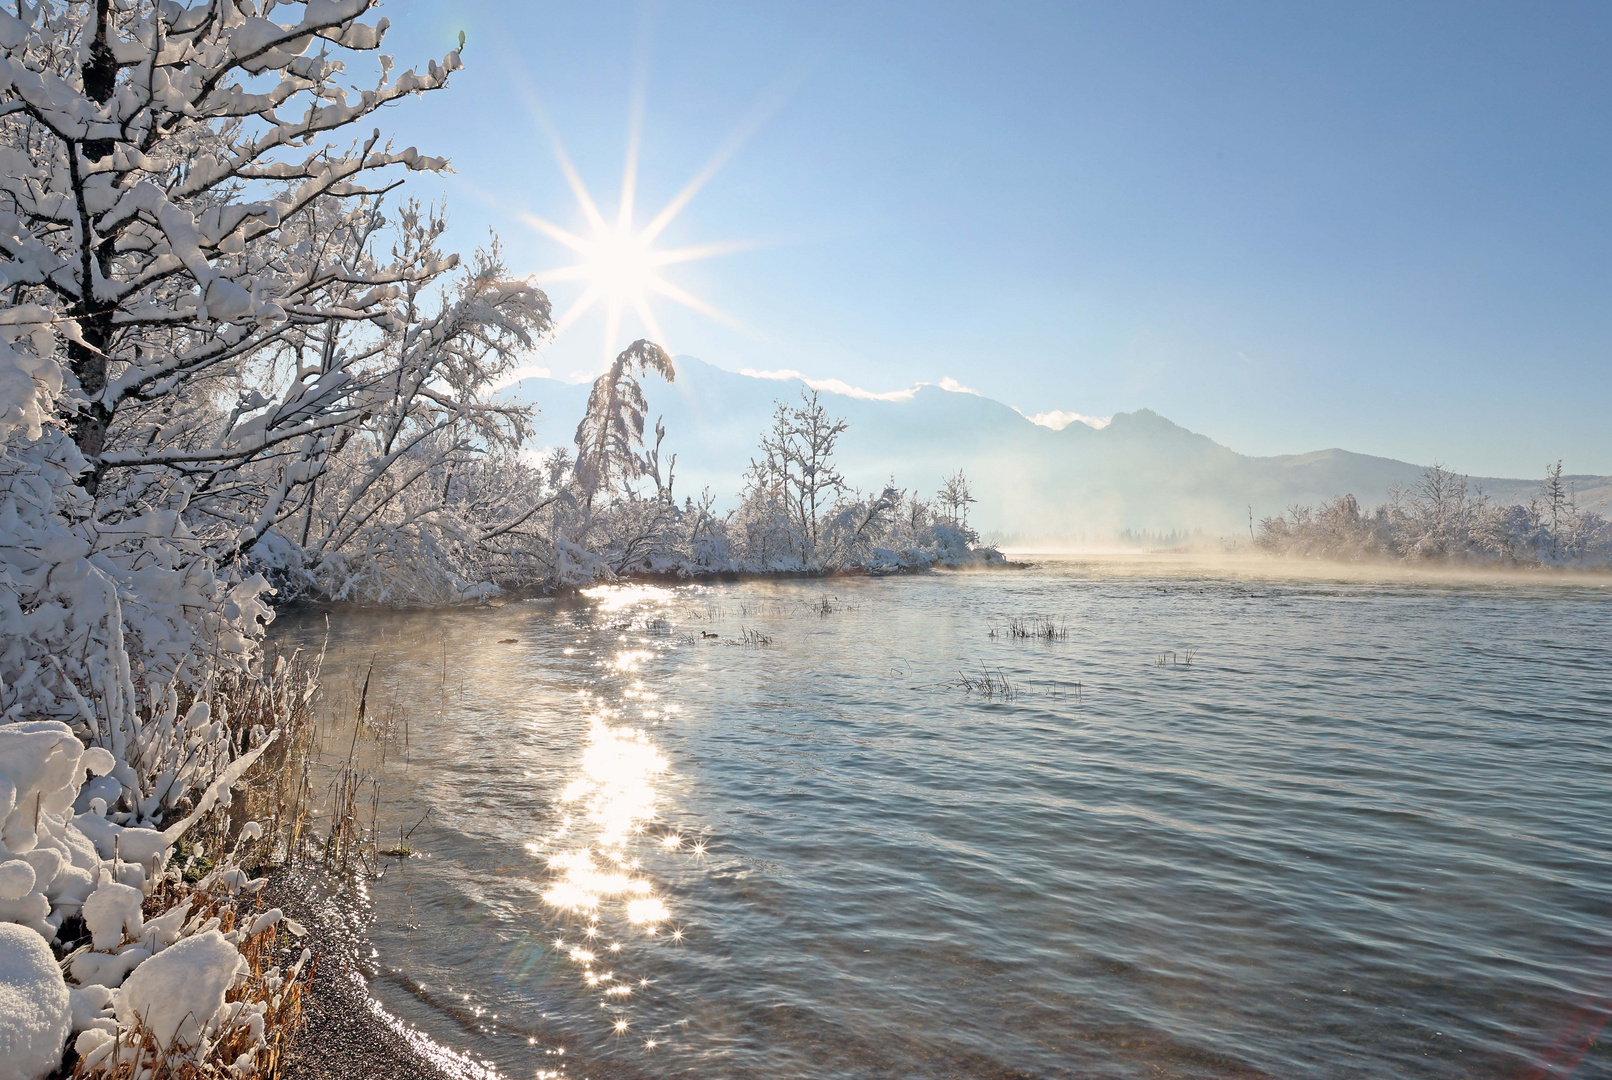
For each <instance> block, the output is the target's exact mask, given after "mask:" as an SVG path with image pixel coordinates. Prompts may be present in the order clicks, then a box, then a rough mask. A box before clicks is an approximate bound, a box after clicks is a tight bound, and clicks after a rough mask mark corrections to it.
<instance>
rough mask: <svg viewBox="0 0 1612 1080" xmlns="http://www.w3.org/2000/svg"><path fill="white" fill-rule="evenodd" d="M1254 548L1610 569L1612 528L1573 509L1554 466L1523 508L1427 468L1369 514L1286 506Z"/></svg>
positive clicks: (1338, 507)
mask: <svg viewBox="0 0 1612 1080" xmlns="http://www.w3.org/2000/svg"><path fill="white" fill-rule="evenodd" d="M1254 542H1255V543H1256V544H1258V545H1259V547H1261V548H1263V549H1264V550H1265V551H1267V552H1270V553H1271V554H1275V555H1295V556H1300V557H1304V558H1315V559H1331V560H1335V561H1339V562H1445V563H1461V564H1478V565H1488V566H1524V567H1537V566H1572V567H1602V566H1612V522H1608V521H1607V519H1606V518H1604V517H1602V516H1601V515H1600V514H1597V513H1594V512H1592V511H1588V510H1583V509H1580V508H1579V506H1578V505H1577V503H1576V502H1575V500H1574V496H1573V492H1572V490H1571V488H1570V487H1568V485H1567V484H1565V483H1564V482H1563V480H1562V465H1561V462H1559V461H1558V462H1557V463H1556V464H1555V465H1553V466H1551V467H1550V468H1549V469H1547V470H1546V473H1545V479H1544V480H1543V481H1542V482H1541V483H1540V486H1539V495H1538V496H1537V497H1535V498H1533V499H1530V500H1529V501H1528V502H1527V503H1525V504H1523V503H1514V504H1510V505H1505V504H1501V503H1496V502H1491V501H1490V500H1489V499H1488V497H1487V496H1485V495H1484V494H1483V492H1482V491H1481V490H1475V489H1474V488H1473V487H1472V485H1471V484H1470V483H1469V482H1468V480H1467V478H1466V477H1464V476H1460V475H1457V474H1456V473H1452V472H1450V471H1449V470H1448V469H1445V468H1443V467H1441V466H1438V465H1434V466H1433V467H1432V468H1429V469H1426V470H1424V471H1423V473H1422V475H1421V478H1420V479H1419V480H1417V482H1416V483H1415V484H1414V485H1413V486H1411V487H1410V488H1408V489H1407V488H1399V487H1396V488H1395V489H1393V490H1392V491H1390V492H1389V496H1388V501H1387V502H1384V503H1383V504H1381V505H1380V506H1376V507H1373V508H1371V509H1369V510H1367V509H1362V508H1361V506H1360V504H1359V502H1358V501H1357V500H1356V499H1355V497H1354V496H1353V495H1342V496H1339V497H1338V498H1335V499H1333V500H1332V501H1331V502H1328V503H1325V504H1323V505H1321V506H1294V507H1291V508H1289V509H1288V511H1287V513H1285V514H1282V515H1279V516H1277V517H1268V518H1266V519H1264V520H1263V521H1261V522H1260V523H1259V529H1258V532H1257V533H1256V534H1255V536H1254Z"/></svg>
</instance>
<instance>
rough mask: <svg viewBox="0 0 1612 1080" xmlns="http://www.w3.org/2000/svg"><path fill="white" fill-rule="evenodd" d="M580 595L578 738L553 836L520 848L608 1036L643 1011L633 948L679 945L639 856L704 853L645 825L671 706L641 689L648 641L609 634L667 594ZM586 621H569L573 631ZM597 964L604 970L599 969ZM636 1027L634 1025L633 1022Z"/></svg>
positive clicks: (645, 590)
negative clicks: (586, 668)
mask: <svg viewBox="0 0 1612 1080" xmlns="http://www.w3.org/2000/svg"><path fill="white" fill-rule="evenodd" d="M584 595H585V596H587V597H588V598H589V599H590V600H592V601H593V602H594V604H595V605H596V607H595V608H594V610H593V612H592V618H591V619H590V620H589V621H590V622H591V623H592V627H591V628H592V629H593V630H594V631H595V632H596V633H595V635H594V637H593V642H594V643H595V648H597V650H598V651H597V652H595V653H594V656H595V661H594V663H595V665H596V667H595V670H596V671H597V672H598V676H597V681H596V682H595V683H594V685H593V686H591V687H589V688H585V689H581V690H578V691H577V697H576V702H577V704H578V705H580V706H581V708H582V709H583V711H584V714H585V716H586V720H587V729H586V730H587V734H586V737H585V741H584V743H583V745H582V748H581V757H580V760H579V762H578V766H577V769H576V772H575V774H574V775H573V776H572V778H571V779H570V781H569V782H568V783H567V784H566V785H565V786H564V788H563V789H562V790H561V791H560V793H559V796H558V799H557V802H558V803H559V810H560V813H559V815H558V818H559V822H558V826H557V828H556V829H555V831H554V832H553V833H552V834H551V835H549V836H548V837H546V838H543V839H540V840H535V841H533V842H531V843H528V844H527V845H526V850H527V852H528V853H529V854H530V855H531V856H532V857H533V858H534V859H538V860H541V861H542V862H543V863H544V865H545V867H546V869H547V872H548V881H547V883H546V887H545V888H544V890H543V892H542V899H543V902H544V903H545V904H546V905H547V906H548V907H549V908H551V909H553V910H554V911H555V913H556V914H557V915H558V916H559V921H560V926H559V927H557V929H558V930H560V933H559V934H558V935H557V936H556V937H555V938H554V940H553V944H554V948H555V950H556V952H557V953H558V954H559V955H560V956H562V957H564V960H565V961H568V962H569V963H570V964H571V965H574V968H573V970H575V971H576V973H577V975H578V976H579V979H580V982H581V983H582V985H583V986H584V987H585V988H586V990H587V991H588V992H590V993H592V994H597V995H598V997H599V1005H600V1007H601V1008H604V1009H608V1010H610V1012H611V1014H612V1015H611V1018H610V1020H609V1021H608V1026H607V1028H606V1031H605V1033H604V1034H605V1035H606V1037H609V1036H619V1035H620V1034H621V1033H622V1032H624V1031H626V1030H627V1028H628V1024H629V1019H630V1017H629V1015H628V1014H627V1013H625V1012H624V1010H631V1009H641V1008H644V1007H646V1006H645V1004H643V1003H642V1000H641V999H642V995H640V994H637V993H635V992H634V988H633V987H634V985H635V984H636V986H638V987H639V988H643V987H648V986H649V985H650V980H649V979H648V978H645V977H641V976H640V973H638V972H633V971H631V970H630V969H631V968H632V967H633V966H635V964H636V963H637V962H638V958H637V957H635V956H634V955H633V950H634V948H635V947H636V948H640V949H642V948H653V947H662V946H663V945H664V946H670V945H675V944H679V943H680V942H681V941H682V939H683V933H682V928H681V927H678V928H676V929H671V928H670V927H668V932H667V933H665V934H662V933H661V924H663V923H670V922H671V920H672V918H673V912H672V910H671V908H670V907H669V906H668V904H667V901H666V899H665V898H664V897H663V896H661V895H658V893H659V892H660V891H661V890H660V889H658V888H657V885H656V883H655V881H654V880H653V873H652V870H649V869H646V868H645V866H644V859H645V858H650V859H651V862H652V863H654V862H655V860H660V862H659V863H658V864H657V865H660V866H664V865H665V862H664V860H665V859H666V858H668V857H679V856H684V855H698V854H700V853H703V851H704V845H703V844H696V845H692V846H690V845H686V844H685V842H684V839H683V837H682V835H680V834H678V833H677V832H674V831H670V830H667V829H665V828H655V827H653V826H654V823H655V822H656V821H657V820H658V818H659V816H660V815H659V811H658V808H657V798H658V793H657V786H658V785H659V784H660V782H661V781H662V780H663V778H664V777H665V776H666V774H667V770H668V767H669V766H668V762H667V760H666V757H665V756H664V755H663V754H662V753H661V751H660V749H659V747H657V746H656V745H655V742H654V741H653V739H652V737H651V729H652V728H653V726H654V725H655V724H658V723H661V722H663V721H664V719H666V718H669V717H672V716H675V715H677V713H678V712H679V708H678V706H677V705H676V704H675V703H667V702H664V701H663V700H662V696H663V695H662V694H661V693H659V692H657V691H655V690H651V689H649V688H647V687H646V685H645V681H644V680H645V678H646V677H648V678H650V679H651V681H653V676H652V675H649V676H646V675H645V674H644V672H645V669H646V667H648V668H649V670H650V671H651V672H652V671H653V670H654V669H653V666H652V665H653V662H654V661H655V660H656V659H657V658H658V657H659V655H660V653H659V652H658V651H657V646H658V644H659V643H657V642H656V641H653V640H651V639H635V640H633V641H631V642H629V641H628V640H627V637H626V635H625V634H621V633H619V632H620V631H621V630H623V629H625V628H627V627H628V626H630V625H635V624H639V623H647V622H649V621H650V620H652V619H657V618H659V614H658V613H659V612H661V611H662V610H663V609H664V608H666V607H667V606H668V605H669V602H670V601H671V599H672V598H673V596H674V594H673V593H672V592H671V591H670V590H668V589H662V588H658V587H655V586H639V585H628V586H620V585H610V586H601V587H599V588H595V589H588V590H586V591H585V593H584ZM586 625H587V623H584V622H579V629H581V628H582V627H584V626H586ZM585 641H586V639H582V640H579V642H578V645H579V646H581V647H580V648H579V649H578V650H577V651H579V652H583V653H587V652H589V651H590V650H589V649H588V648H587V647H586V644H585ZM659 647H662V648H664V647H667V646H664V645H662V646H659ZM625 709H630V710H632V711H634V712H635V713H638V714H641V716H642V719H641V720H640V721H638V723H641V724H643V725H645V726H637V725H636V724H635V723H632V722H629V721H628V720H627V718H626V717H625V716H624V715H623V710H625ZM640 845H641V846H640ZM641 856H642V857H641ZM568 939H569V940H568ZM606 957H607V958H608V962H609V963H610V964H611V965H612V967H611V968H610V969H609V970H605V969H604V968H603V959H604V958H606ZM617 969H622V973H621V974H619V975H618V972H617ZM642 1020H643V1018H642V1017H638V1018H637V1019H636V1020H633V1024H634V1025H635V1026H636V1025H637V1024H638V1023H639V1022H640V1021H642ZM650 1026H651V1027H653V1026H655V1025H650ZM649 1045H651V1046H653V1045H655V1042H654V1040H649Z"/></svg>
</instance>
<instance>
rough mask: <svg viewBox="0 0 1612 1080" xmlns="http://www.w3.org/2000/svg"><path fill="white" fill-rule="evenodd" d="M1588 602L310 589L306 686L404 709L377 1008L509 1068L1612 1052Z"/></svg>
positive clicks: (525, 1072) (1596, 669)
mask: <svg viewBox="0 0 1612 1080" xmlns="http://www.w3.org/2000/svg"><path fill="white" fill-rule="evenodd" d="M825 597H828V598H830V602H829V603H828V604H824V603H823V600H824V599H825ZM1609 600H1612V597H1608V596H1607V595H1605V594H1604V591H1603V590H1596V589H1588V588H1584V589H1575V588H1565V587H1564V588H1539V587H1512V586H1505V587H1498V586H1497V587H1480V586H1455V585H1450V584H1441V583H1432V584H1424V585H1407V584H1404V583H1380V582H1370V581H1359V582H1306V581H1276V582H1264V581H1254V580H1241V579H1237V578H1233V577H1220V578H1216V577H1214V576H1207V575H1196V576H1194V575H1192V574H1187V575H1182V574H1180V573H1178V572H1173V571H1166V570H1165V569H1162V568H1160V567H1153V568H1152V569H1149V568H1148V567H1145V566H1144V567H1141V568H1134V567H1133V568H1131V569H1129V570H1127V571H1126V573H1125V575H1124V576H1108V577H1105V576H1103V570H1102V568H1101V567H1094V566H1092V565H1089V564H1078V563H1064V564H1056V563H1055V564H1048V565H1045V566H1041V567H1038V568H1036V569H1034V570H1031V571H1027V572H1023V573H1017V574H1012V573H1003V574H991V575H970V576H934V577H922V578H906V579H897V580H888V581H838V580H837V581H833V582H830V583H823V582H797V583H788V582H780V583H767V582H759V583H745V584H734V585H722V586H682V587H677V588H658V587H640V586H627V587H612V588H607V589H600V590H589V592H588V593H587V594H586V595H585V596H584V597H581V598H579V599H577V600H574V601H543V602H532V603H516V604H509V605H506V606H503V607H498V608H492V609H477V610H475V611H444V612H431V613H408V614H404V613H374V612H343V613H339V614H337V615H335V616H334V617H333V619H332V627H331V644H330V660H329V661H328V662H327V671H330V672H333V673H334V674H333V675H332V676H331V678H330V680H328V682H327V685H328V686H329V693H328V697H329V698H330V703H331V707H332V709H335V710H337V711H340V709H341V708H342V705H343V693H344V692H345V691H344V690H343V685H344V683H343V680H344V679H347V680H348V681H353V677H351V676H348V675H345V674H343V673H344V672H348V671H359V672H360V674H361V669H363V668H365V667H367V665H368V663H369V660H370V658H371V657H378V660H377V662H376V675H375V678H376V682H377V686H378V687H380V690H379V691H372V692H379V693H389V694H390V695H391V698H392V700H393V701H394V702H395V703H396V708H397V713H396V715H397V716H398V717H401V718H402V719H401V720H400V726H406V733H404V734H401V735H400V736H398V733H395V732H394V735H395V736H397V737H394V738H393V739H392V741H391V742H390V743H388V744H387V748H386V760H385V762H384V765H383V764H381V763H380V761H379V760H378V753H377V760H376V761H375V762H374V763H373V767H374V768H375V769H376V770H377V771H379V772H380V773H381V775H382V777H383V798H382V802H381V809H380V821H381V831H382V834H383V836H389V835H391V834H392V833H393V832H396V833H398V834H399V835H401V834H402V833H404V832H406V831H408V830H409V829H410V828H411V827H412V828H413V829H414V832H413V834H412V836H411V837H410V843H411V844H412V845H413V847H414V848H415V850H416V855H415V857H414V858H411V859H409V860H407V861H406V862H405V863H402V864H399V865H394V866H393V867H392V868H391V869H390V870H389V871H388V873H387V874H386V876H385V877H384V878H383V879H382V880H380V881H379V882H376V883H375V884H374V887H373V893H374V897H375V901H376V907H377V928H376V931H375V934H374V939H373V940H374V945H375V948H376V950H377V953H378V959H379V963H380V965H381V968H382V970H383V971H389V972H391V977H390V978H383V979H381V980H379V981H378V982H377V987H376V992H377V994H378V995H379V996H380V997H381V998H382V1000H383V1003H384V1004H385V1005H386V1006H387V1008H388V1009H390V1010H391V1011H392V1012H394V1013H396V1014H397V1015H399V1016H400V1017H402V1018H403V1019H404V1020H406V1021H408V1022H410V1023H412V1024H414V1025H416V1026H418V1027H419V1028H420V1029H422V1030H424V1031H426V1032H429V1033H431V1034H432V1035H433V1036H435V1037H436V1038H437V1039H438V1040H439V1041H441V1042H442V1043H443V1044H444V1045H447V1046H450V1047H453V1048H455V1049H459V1050H463V1051H465V1052H466V1053H469V1054H472V1055H474V1056H475V1057H477V1058H481V1059H485V1060H488V1061H491V1062H493V1063H495V1064H496V1065H497V1066H498V1067H499V1068H500V1070H501V1071H503V1072H505V1073H506V1074H508V1075H510V1076H530V1075H532V1074H534V1072H540V1071H549V1072H557V1073H559V1074H561V1075H566V1076H572V1075H578V1076H580V1075H583V1074H584V1073H586V1075H590V1076H599V1075H619V1076H629V1077H630V1076H678V1075H689V1076H736V1077H737V1076H747V1077H769V1078H773V1077H777V1078H791V1077H798V1078H808V1077H809V1078H813V1080H819V1078H828V1077H847V1078H849V1077H868V1076H911V1077H945V1076H959V1075H966V1076H978V1077H1019V1076H1025V1077H1030V1076H1034V1077H1065V1076H1068V1077H1073V1076H1081V1077H1090V1076H1098V1077H1153V1076H1176V1077H1200V1076H1201V1077H1267V1076H1268V1077H1282V1078H1289V1077H1346V1076H1347V1077H1354V1076H1415V1077H1465V1076H1484V1077H1488V1076H1506V1077H1513V1076H1514V1077H1538V1078H1541V1080H1544V1078H1546V1077H1551V1076H1566V1075H1569V1074H1571V1075H1573V1076H1575V1077H1579V1078H1582V1077H1588V1076H1591V1075H1612V1056H1609V1053H1608V1051H1607V1049H1606V1048H1605V1046H1604V1045H1603V1044H1602V1043H1600V1042H1598V1041H1596V1034H1597V1032H1598V1031H1599V1030H1600V1025H1601V1023H1602V1022H1603V1021H1604V1020H1605V1018H1606V1015H1607V1012H1608V1010H1609V1008H1612V1004H1609V1003H1612V903H1609V901H1612V826H1609V824H1608V821H1607V815H1606V813H1605V809H1606V806H1607V802H1608V798H1607V796H1608V794H1609V792H1608V780H1607V777H1608V776H1609V775H1612V774H1609V771H1608V767H1609V766H1612V739H1609V738H1608V735H1609V730H1608V729H1609V723H1608V721H1609V717H1612V691H1609V689H1608V687H1609V682H1608V678H1607V676H1608V671H1609V667H1612V647H1609V646H1612V633H1609V630H1612V626H1609V619H1608V616H1609V614H1612V606H1609ZM825 609H826V611H827V613H826V614H825ZM1024 614H1050V615H1053V616H1056V617H1058V618H1060V619H1067V621H1068V626H1069V628H1070V633H1069V635H1068V637H1067V639H1065V640H1061V641H1052V642H1023V641H1017V642H1016V641H1010V640H1004V638H1003V637H1002V636H998V637H996V638H992V637H990V636H989V634H988V631H989V630H990V628H991V626H992V624H993V623H996V624H1000V623H1003V622H1005V620H1006V619H1007V618H1008V617H1009V616H1016V615H1024ZM746 631H755V632H759V633H760V634H761V635H762V636H763V637H769V638H770V639H771V641H772V644H771V645H770V646H760V647H758V646H757V644H756V643H757V641H758V640H760V639H758V638H757V637H756V636H755V635H754V634H750V635H747V634H746ZM279 633H280V634H281V636H282V637H283V638H285V639H297V638H299V637H306V638H309V639H310V640H313V639H316V638H318V637H321V636H322V635H323V633H324V629H323V626H322V625H320V626H318V627H315V626H314V625H313V623H312V621H311V620H308V621H306V622H303V623H299V622H298V621H297V620H296V618H295V617H292V618H289V619H287V620H286V621H285V622H284V623H283V624H282V625H281V628H280V630H279ZM707 635H714V636H707ZM512 638H513V639H514V640H513V641H511V640H509V639H512ZM1189 650H1190V651H1191V657H1192V658H1191V662H1190V664H1183V663H1182V662H1181V660H1182V658H1183V657H1185V656H1186V655H1187V654H1188V652H1189ZM1166 657H1168V659H1162V658H1166ZM1161 659H1162V662H1161ZM965 668H966V669H968V670H970V671H974V670H978V669H981V668H985V669H988V670H991V671H995V672H998V673H1000V675H1001V676H1003V677H1005V678H1006V679H1007V680H1009V682H1010V684H1014V685H1016V686H1017V688H1018V691H1019V692H1018V694H1017V696H1011V697H1008V698H1007V699H1005V700H1004V699H1001V698H998V699H995V700H990V701H985V700H981V699H979V698H978V697H971V696H970V695H969V694H967V693H966V692H964V691H963V690H961V689H960V688H959V687H958V685H957V679H958V673H959V671H960V670H962V669H965ZM1076 684H1078V685H1079V691H1078V693H1076V692H1074V691H1073V689H1072V688H1073V687H1074V686H1075V685H1076ZM372 700H377V699H372ZM349 704H350V703H349ZM345 749H346V745H345V743H344V744H343V747H342V752H343V753H345ZM427 809H429V810H430V814H429V816H427V817H425V819H424V820H423V822H422V821H420V818H421V816H422V815H423V814H425V812H426V810H427ZM1574 1069H1577V1071H1576V1072H1574V1071H1573V1070H1574Z"/></svg>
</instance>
